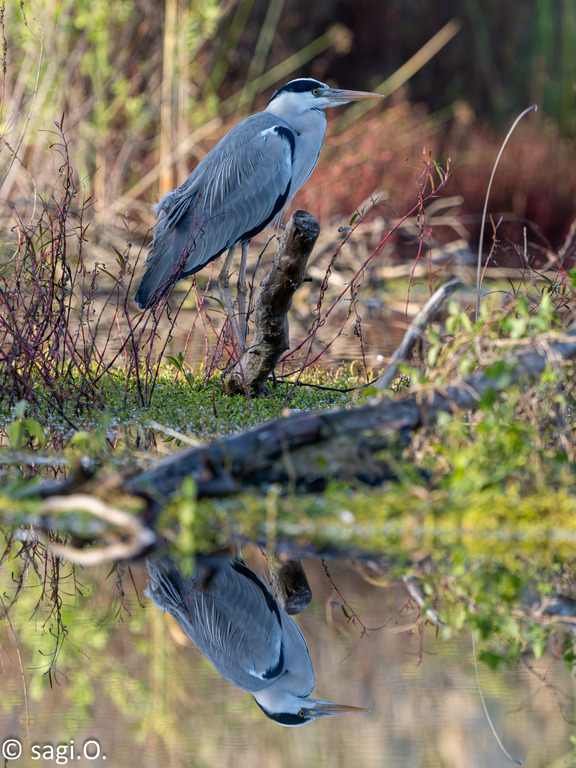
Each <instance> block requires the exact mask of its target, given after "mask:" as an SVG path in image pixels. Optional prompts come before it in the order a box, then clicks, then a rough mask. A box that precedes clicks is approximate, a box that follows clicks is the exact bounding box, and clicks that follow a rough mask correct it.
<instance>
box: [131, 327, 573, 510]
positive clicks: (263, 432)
mask: <svg viewBox="0 0 576 768" xmlns="http://www.w3.org/2000/svg"><path fill="white" fill-rule="evenodd" d="M529 343H530V346H523V347H521V348H520V349H517V350H516V351H514V352H511V353H509V354H508V355H507V356H506V357H505V358H504V359H503V360H501V361H499V362H497V363H495V364H494V365H492V366H491V367H489V368H487V369H482V370H479V371H476V372H475V373H473V374H472V375H470V376H468V377H467V378H465V379H463V380H462V381H458V382H455V383H452V384H449V385H447V386H446V387H444V388H442V389H434V388H430V389H426V390H422V391H419V392H416V393H413V394H410V395H407V396H403V397H402V396H401V397H395V398H390V397H388V396H386V395H384V396H378V397H375V398H373V399H372V400H371V401H370V402H369V403H367V404H366V405H363V406H361V407H358V408H354V409H351V410H333V411H327V412H312V413H303V414H296V415H291V416H287V417H285V418H281V419H277V420H276V421H273V422H271V423H269V424H264V425H262V426H259V427H256V428H255V429H252V430H249V431H247V432H244V433H242V434H239V435H234V436H232V437H228V438H223V439H221V440H216V441H214V442H212V443H209V444H208V445H203V446H199V447H194V448H189V449H185V450H183V451H180V452H179V453H177V454H174V455H173V456H170V457H169V458H167V459H164V460H163V461H161V462H159V463H158V464H157V465H156V466H155V467H154V468H153V469H151V470H149V471H146V472H143V473H142V474H140V475H138V476H136V477H133V478H131V479H130V480H128V481H126V483H125V485H124V490H126V491H128V492H130V493H135V494H137V495H140V496H144V497H146V498H148V499H149V500H150V501H154V502H156V503H163V500H165V499H166V498H167V497H169V496H170V495H171V494H172V493H174V491H176V490H177V489H178V488H179V486H180V484H181V483H182V481H183V480H184V478H186V477H192V478H194V480H195V482H196V485H197V490H198V494H199V496H221V495H227V494H230V493H236V492H238V491H240V490H241V489H242V488H243V487H244V486H260V487H267V486H269V485H270V484H272V483H279V484H281V485H282V486H284V487H286V488H288V489H291V490H299V489H300V490H313V491H318V490H321V489H322V488H324V487H325V485H326V483H327V482H328V481H329V480H330V479H332V478H340V479H343V480H351V479H359V480H362V481H364V482H367V483H370V484H377V483H380V482H382V481H384V480H386V479H389V478H392V477H393V476H394V473H393V470H392V469H391V467H390V466H389V464H388V462H387V461H386V458H385V454H386V453H389V455H393V456H394V457H395V458H396V459H397V457H398V456H399V453H400V451H401V450H402V449H403V448H404V447H406V446H407V445H408V443H409V442H410V439H411V437H412V435H413V433H414V431H415V430H417V429H418V428H420V427H423V426H428V425H430V424H432V423H433V422H434V420H435V419H436V418H437V417H438V416H439V414H441V413H445V412H449V413H455V414H456V413H460V412H463V411H473V410H475V409H476V408H477V406H478V403H479V401H480V400H481V399H482V398H483V397H485V396H486V395H487V394H488V393H490V392H494V393H499V392H503V391H505V390H506V389H507V388H508V387H509V386H511V385H512V384H515V383H518V382H519V381H521V380H523V379H536V378H538V377H539V376H540V375H541V374H542V372H543V371H544V369H545V368H546V366H547V365H548V364H552V365H557V364H558V363H559V362H560V361H561V360H574V359H576V328H571V329H570V330H569V331H568V332H567V333H565V334H564V335H562V336H559V335H553V334H549V335H541V336H540V337H536V338H535V339H532V340H530V342H529Z"/></svg>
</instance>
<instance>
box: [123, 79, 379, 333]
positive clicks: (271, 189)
mask: <svg viewBox="0 0 576 768" xmlns="http://www.w3.org/2000/svg"><path fill="white" fill-rule="evenodd" d="M373 98H382V97H381V96H380V94H378V93H365V92H363V91H342V90H337V89H334V88H329V87H328V86H327V85H325V84H324V83H320V82H319V81H318V80H312V79H310V78H301V79H299V80H293V81H292V82H290V83H288V84H287V85H285V86H283V87H282V88H280V89H279V90H278V91H276V93H275V94H274V95H273V96H272V98H271V99H270V102H269V104H268V106H267V107H266V109H265V110H264V112H259V113H257V114H255V115H252V116H251V117H248V118H246V119H245V120H242V122H241V123H239V124H238V125H236V126H235V127H234V128H232V130H231V131H230V132H229V133H227V134H226V136H224V138H223V139H222V140H221V141H220V142H219V143H218V144H216V146H215V147H214V148H213V149H212V150H211V151H210V152H209V153H208V154H207V155H206V157H205V158H204V159H203V160H202V162H201V163H199V165H198V166H197V167H196V168H195V169H194V170H193V171H192V173H191V174H190V176H188V178H187V179H186V181H185V182H184V183H183V184H182V185H181V186H180V187H178V189H176V190H172V191H171V192H168V194H166V195H164V197H163V198H162V200H161V201H160V203H159V204H158V205H157V206H156V218H157V222H156V227H155V229H154V239H153V241H152V245H151V247H150V253H149V255H148V258H147V259H146V270H145V272H144V276H143V277H142V281H141V283H140V287H139V288H138V292H137V294H136V301H137V302H138V303H139V305H140V306H141V307H142V308H144V307H149V306H152V305H154V303H155V302H156V301H157V300H158V299H159V298H160V297H161V296H163V295H164V294H166V293H167V292H168V291H169V290H170V289H171V288H172V286H173V285H174V283H175V282H176V281H177V280H180V279H181V278H183V277H187V276H188V275H193V274H194V273H195V272H198V270H200V269H202V267H204V266H205V265H206V264H208V262H210V261H212V260H213V259H216V258H218V256H220V255H221V254H222V253H224V251H228V255H227V257H226V260H225V263H224V266H223V267H222V271H221V272H220V277H219V278H218V281H219V284H220V289H221V292H222V295H223V298H224V301H225V304H226V309H227V310H230V309H231V307H232V300H231V298H230V292H229V288H228V273H229V270H230V264H231V261H232V257H233V254H234V250H235V248H236V246H237V245H238V244H240V245H241V246H242V260H241V264H240V270H239V273H238V298H239V314H240V321H241V322H243V313H244V306H243V305H244V297H245V295H246V284H245V275H246V255H247V252H248V246H249V244H250V240H251V239H252V238H253V237H254V236H255V235H257V234H258V233H259V232H262V230H263V229H266V227H267V226H268V225H269V224H270V223H272V222H274V221H276V220H278V219H279V218H280V217H281V216H282V212H283V211H284V209H285V208H286V206H287V205H288V204H289V203H290V201H291V200H292V198H293V197H294V195H295V194H296V192H297V191H298V190H299V189H300V187H301V186H302V185H303V184H304V182H305V181H306V179H307V178H308V177H309V176H310V174H311V173H312V171H313V170H314V166H315V165H316V162H317V160H318V156H319V154H320V150H321V148H322V142H323V141H324V134H325V132H326V116H325V114H324V110H325V109H327V108H328V107H336V106H338V105H339V104H346V103H347V102H349V101H357V100H359V99H373Z"/></svg>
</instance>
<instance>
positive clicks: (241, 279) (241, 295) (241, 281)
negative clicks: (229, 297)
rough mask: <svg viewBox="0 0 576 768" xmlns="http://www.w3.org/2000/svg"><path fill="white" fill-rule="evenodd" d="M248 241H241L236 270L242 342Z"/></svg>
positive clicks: (244, 336) (246, 291) (244, 337)
mask: <svg viewBox="0 0 576 768" xmlns="http://www.w3.org/2000/svg"><path fill="white" fill-rule="evenodd" d="M249 246H250V241H248V242H246V243H242V257H241V259H240V269H239V270H238V282H237V284H236V286H237V288H236V295H237V296H238V323H239V325H240V331H241V333H242V338H243V339H244V343H246V320H247V318H246V294H247V293H248V286H247V284H246V262H247V260H248V247H249Z"/></svg>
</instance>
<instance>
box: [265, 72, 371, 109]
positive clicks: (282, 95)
mask: <svg viewBox="0 0 576 768" xmlns="http://www.w3.org/2000/svg"><path fill="white" fill-rule="evenodd" d="M382 98H384V97H383V95H382V94H381V93H369V92H367V91H346V90H341V89H339V88H330V87H329V86H328V85H326V83H321V82H320V81H319V80H314V79H313V78H311V77H301V78H299V79H297V80H292V81H291V82H289V83H286V85H283V86H282V88H279V89H278V90H277V91H276V93H275V94H274V95H273V96H272V98H271V99H270V102H269V103H268V106H267V108H266V109H267V110H268V111H271V112H274V113H276V114H281V113H283V112H288V111H291V112H306V111H307V110H309V109H328V107H337V106H339V105H341V104H347V103H348V102H349V101H362V100H365V99H382Z"/></svg>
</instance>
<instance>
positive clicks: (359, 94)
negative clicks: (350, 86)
mask: <svg viewBox="0 0 576 768" xmlns="http://www.w3.org/2000/svg"><path fill="white" fill-rule="evenodd" d="M324 95H325V97H326V98H327V99H330V101H332V102H334V106H336V105H337V104H347V103H348V102H349V101H364V100H365V99H383V98H384V96H383V94H381V93H370V92H368V91H341V90H339V89H338V88H328V89H327V90H326V93H325V94H324ZM331 106H332V105H331Z"/></svg>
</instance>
